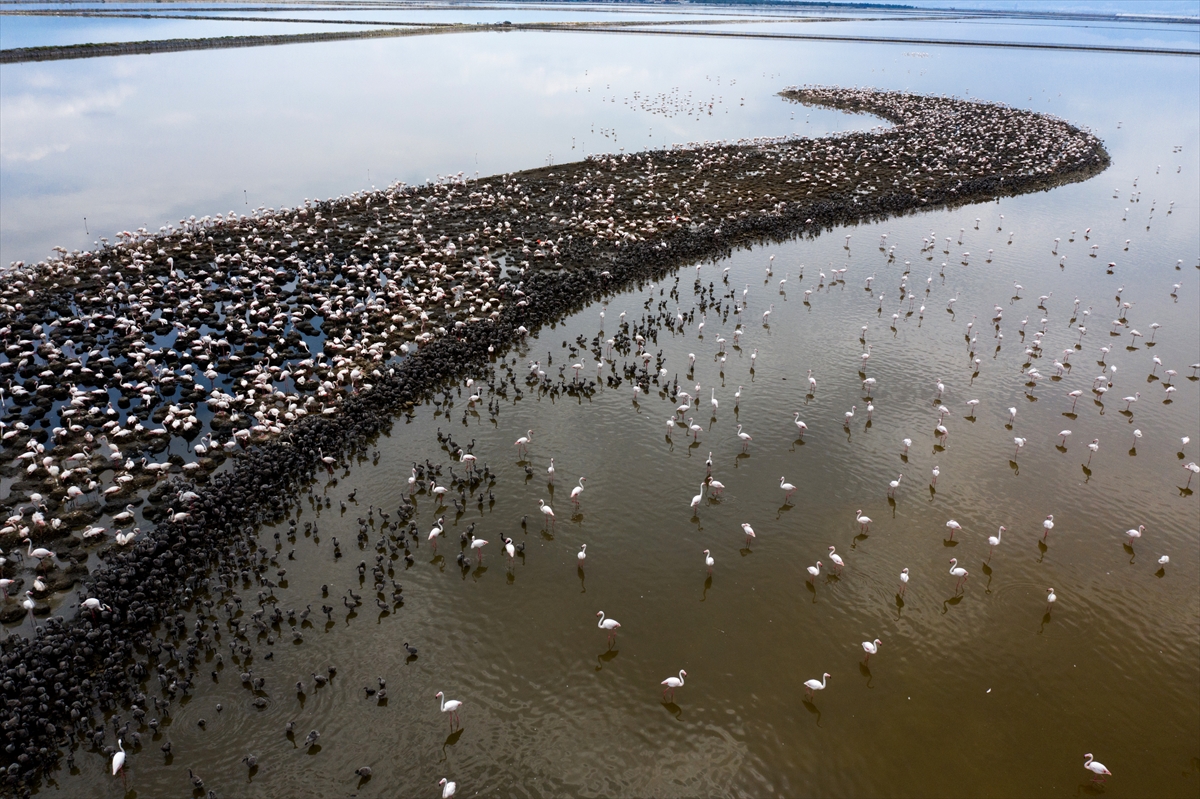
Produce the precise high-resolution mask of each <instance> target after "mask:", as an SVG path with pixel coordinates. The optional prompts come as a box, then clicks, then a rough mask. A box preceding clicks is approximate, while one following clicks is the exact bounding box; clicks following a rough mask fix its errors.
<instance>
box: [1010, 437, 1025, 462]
mask: <svg viewBox="0 0 1200 799" xmlns="http://www.w3.org/2000/svg"><path fill="white" fill-rule="evenodd" d="M1028 440H1029V439H1027V438H1014V439H1013V443H1014V444H1016V445H1017V448H1016V449H1014V450H1013V457H1014V458H1015V457H1017V453H1018V452H1020V451H1021V447H1023V446H1025V442H1026V441H1028Z"/></svg>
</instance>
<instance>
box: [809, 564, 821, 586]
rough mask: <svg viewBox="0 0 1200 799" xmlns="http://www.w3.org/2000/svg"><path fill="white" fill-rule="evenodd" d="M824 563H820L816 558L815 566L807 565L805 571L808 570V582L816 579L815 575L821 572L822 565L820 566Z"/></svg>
mask: <svg viewBox="0 0 1200 799" xmlns="http://www.w3.org/2000/svg"><path fill="white" fill-rule="evenodd" d="M824 565H825V564H823V563H821V561H819V560H818V561H817V565H816V566H809V567H807V571H808V581H809V582H810V583H811V582H812V581H813V580H815V579H817V575H818V574H820V573H821V567H822V566H824Z"/></svg>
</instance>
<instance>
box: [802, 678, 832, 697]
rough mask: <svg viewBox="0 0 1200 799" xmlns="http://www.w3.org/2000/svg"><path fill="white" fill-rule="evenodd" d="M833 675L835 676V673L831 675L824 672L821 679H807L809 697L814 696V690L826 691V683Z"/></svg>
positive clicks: (806, 688) (806, 685) (806, 687)
mask: <svg viewBox="0 0 1200 799" xmlns="http://www.w3.org/2000/svg"><path fill="white" fill-rule="evenodd" d="M831 676H833V675H831V674H830V673H829V672H825V673H824V674H822V675H821V679H819V680H805V681H804V688H805V690H806V692H807V693H808V698H809V699H812V698H813V692H814V691H824V690H825V683H826V682H827V681H828V680H829V678H830V677H831Z"/></svg>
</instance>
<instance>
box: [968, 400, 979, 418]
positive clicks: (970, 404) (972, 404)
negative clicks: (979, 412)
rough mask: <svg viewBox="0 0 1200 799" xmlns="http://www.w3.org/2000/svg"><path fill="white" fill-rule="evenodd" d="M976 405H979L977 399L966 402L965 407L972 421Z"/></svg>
mask: <svg viewBox="0 0 1200 799" xmlns="http://www.w3.org/2000/svg"><path fill="white" fill-rule="evenodd" d="M978 404H979V400H977V399H973V400H967V402H966V405H967V407H968V408H969V409H970V413H969V415H970V417H971V418H972V419H974V418H975V406H976V405H978Z"/></svg>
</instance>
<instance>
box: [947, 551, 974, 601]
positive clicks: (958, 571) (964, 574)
mask: <svg viewBox="0 0 1200 799" xmlns="http://www.w3.org/2000/svg"><path fill="white" fill-rule="evenodd" d="M950 576H951V577H957V578H958V582H956V583H955V584H954V591H955V592H956V593H957V592H958V589H959V588H961V587H962V584H963V583H965V582H966V581H967V578H968V577H970V576H971V573H970V572H968V571H967V570H966V569H964V568H963V567H962V566H959V565H958V558H950Z"/></svg>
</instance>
